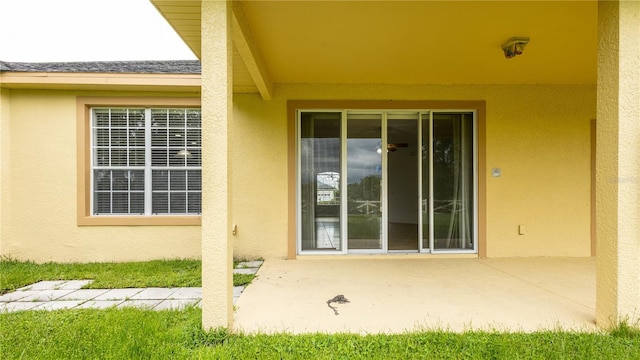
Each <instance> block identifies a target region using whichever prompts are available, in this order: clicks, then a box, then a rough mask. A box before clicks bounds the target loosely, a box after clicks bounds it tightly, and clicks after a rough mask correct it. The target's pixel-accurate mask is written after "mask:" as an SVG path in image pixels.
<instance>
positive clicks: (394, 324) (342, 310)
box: [234, 256, 596, 333]
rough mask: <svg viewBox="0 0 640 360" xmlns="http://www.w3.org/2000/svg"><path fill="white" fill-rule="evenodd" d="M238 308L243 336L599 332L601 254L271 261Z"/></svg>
mask: <svg viewBox="0 0 640 360" xmlns="http://www.w3.org/2000/svg"><path fill="white" fill-rule="evenodd" d="M339 294H342V295H344V296H345V297H346V298H347V299H348V300H350V303H347V304H335V303H334V304H332V306H334V307H336V308H337V310H338V311H339V315H334V311H333V310H332V309H330V308H329V307H328V305H327V300H329V299H331V298H333V297H334V296H336V295H339ZM236 306H237V310H236V312H235V322H234V329H235V330H236V331H240V332H246V333H251V332H266V333H270V332H282V331H284V332H290V333H305V332H326V333H333V332H354V333H380V332H387V333H399V332H404V331H413V330H425V329H435V328H438V329H447V330H451V331H463V330H469V329H485V330H487V329H496V330H504V331H535V330H540V329H555V328H563V329H574V330H579V331H594V330H596V326H595V258H502V259H442V258H441V259H437V258H424V259H417V258H412V259H408V258H403V257H402V256H398V257H395V256H393V257H391V256H390V257H388V258H375V259H373V258H372V259H318V258H315V259H309V260H307V259H302V260H295V261H290V260H268V261H266V262H265V263H264V264H263V266H262V268H261V269H260V271H259V272H258V278H257V279H255V280H254V281H253V283H252V284H251V285H250V286H249V287H247V289H246V290H245V292H244V293H243V294H242V296H241V297H240V299H239V300H238V302H237V303H236Z"/></svg>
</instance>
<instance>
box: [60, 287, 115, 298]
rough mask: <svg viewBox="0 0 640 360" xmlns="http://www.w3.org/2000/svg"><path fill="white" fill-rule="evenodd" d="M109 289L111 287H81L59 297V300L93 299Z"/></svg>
mask: <svg viewBox="0 0 640 360" xmlns="http://www.w3.org/2000/svg"><path fill="white" fill-rule="evenodd" d="M107 291H109V289H80V290H76V291H74V292H72V293H70V294H68V295H65V296H62V297H60V298H58V300H91V299H93V298H95V297H98V296H100V295H102V294H104V293H106V292H107Z"/></svg>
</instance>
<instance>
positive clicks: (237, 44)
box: [151, 0, 598, 98]
mask: <svg viewBox="0 0 640 360" xmlns="http://www.w3.org/2000/svg"><path fill="white" fill-rule="evenodd" d="M151 1H152V3H153V4H154V5H155V7H156V8H157V9H158V10H159V11H160V13H161V14H162V15H163V16H164V17H165V18H166V19H167V21H168V22H169V23H170V24H171V26H173V28H174V29H175V30H176V31H177V33H178V34H179V35H180V36H181V37H182V39H183V40H184V41H185V43H186V44H187V45H188V46H189V47H190V48H191V49H192V50H193V52H194V53H195V54H196V55H197V56H198V57H201V56H202V53H201V29H200V24H201V23H200V21H201V20H200V18H201V8H200V1H191V0H151ZM597 8H598V4H597V1H595V0H583V1H537V0H535V1H235V2H234V7H233V9H234V10H233V11H234V18H233V19H234V21H233V24H232V38H233V42H234V48H235V50H234V65H233V80H234V91H236V92H260V93H261V94H262V96H263V97H265V98H268V97H270V92H271V91H270V89H271V86H273V85H272V84H274V83H324V84H411V85H414V84H595V82H596V66H597V32H598V29H597V25H598V24H597ZM514 36H524V37H529V38H530V43H529V44H528V45H527V46H526V48H525V50H524V53H523V54H522V55H521V56H516V57H515V58H511V59H507V58H506V57H505V55H504V53H503V51H502V49H501V45H502V43H504V42H505V41H506V40H507V39H509V38H511V37H514Z"/></svg>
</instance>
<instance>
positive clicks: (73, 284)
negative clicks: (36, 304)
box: [57, 280, 93, 290]
mask: <svg viewBox="0 0 640 360" xmlns="http://www.w3.org/2000/svg"><path fill="white" fill-rule="evenodd" d="M92 282H93V280H69V281H65V283H64V284H61V285H60V286H58V287H57V289H58V290H80V289H82V288H83V287H84V286H87V285H89V284H91V283H92Z"/></svg>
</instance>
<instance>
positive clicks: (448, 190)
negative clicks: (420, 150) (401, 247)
mask: <svg viewBox="0 0 640 360" xmlns="http://www.w3.org/2000/svg"><path fill="white" fill-rule="evenodd" d="M422 126H423V136H424V133H425V131H426V132H427V133H430V134H429V135H428V139H429V141H430V144H429V146H428V148H429V149H430V151H429V153H428V154H429V156H427V159H423V174H422V179H423V187H422V188H423V191H424V190H426V191H428V194H429V195H428V196H427V197H426V198H428V199H430V201H429V202H428V203H429V207H430V209H428V212H427V213H426V214H425V209H424V208H423V219H424V218H428V221H427V224H428V226H426V227H424V226H423V236H422V237H423V239H431V240H432V241H430V243H429V244H426V245H428V246H429V247H430V248H431V250H433V251H438V250H473V249H474V240H473V239H474V225H475V224H474V223H475V221H474V218H475V217H474V204H475V191H474V179H475V177H474V157H473V154H474V151H473V150H474V146H473V133H474V132H473V113H471V112H466V113H465V112H446V113H433V114H432V116H431V117H430V118H429V119H423V121H422ZM425 129H426V130H425ZM425 182H428V184H427V186H426V188H425ZM425 215H426V216H425ZM424 246H425V244H424V243H423V247H424Z"/></svg>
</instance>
